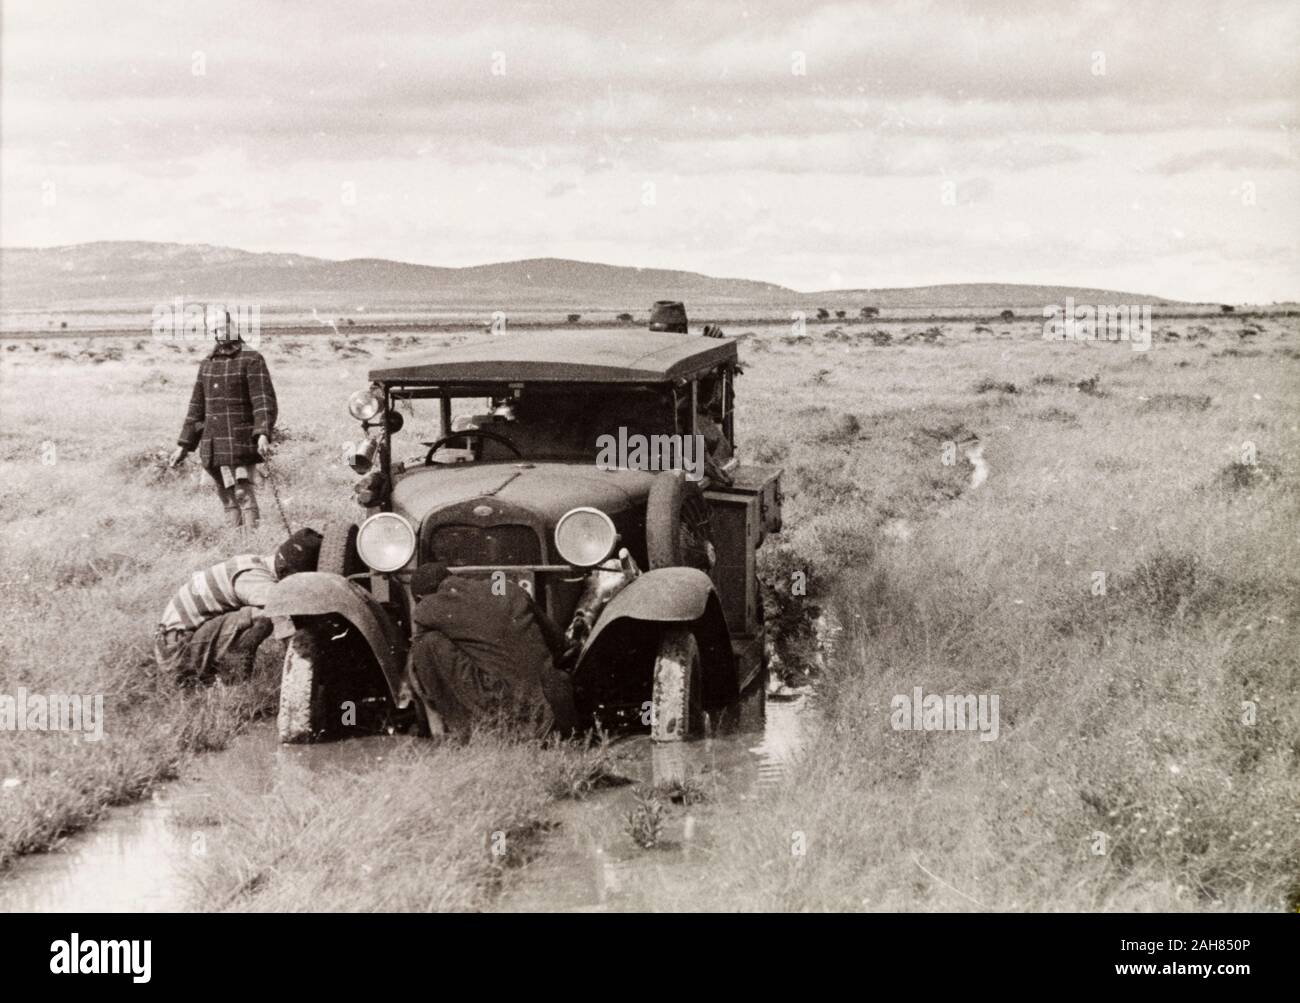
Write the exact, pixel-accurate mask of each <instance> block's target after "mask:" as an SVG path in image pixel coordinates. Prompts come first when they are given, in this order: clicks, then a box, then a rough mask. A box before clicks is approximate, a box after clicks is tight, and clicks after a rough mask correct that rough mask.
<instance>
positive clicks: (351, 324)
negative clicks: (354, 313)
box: [348, 317, 357, 327]
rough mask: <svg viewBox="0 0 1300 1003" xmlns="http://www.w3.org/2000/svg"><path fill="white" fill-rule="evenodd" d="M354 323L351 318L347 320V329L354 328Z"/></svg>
mask: <svg viewBox="0 0 1300 1003" xmlns="http://www.w3.org/2000/svg"><path fill="white" fill-rule="evenodd" d="M356 323H357V322H356V321H355V320H353V319H352V318H351V317H349V318H348V327H355V326H356Z"/></svg>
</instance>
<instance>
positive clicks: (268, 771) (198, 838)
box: [0, 723, 409, 912]
mask: <svg viewBox="0 0 1300 1003" xmlns="http://www.w3.org/2000/svg"><path fill="white" fill-rule="evenodd" d="M403 741H409V740H408V739H396V738H394V739H389V738H365V739H358V740H356V741H352V742H339V743H335V744H332V745H319V746H282V745H280V744H279V742H278V741H277V739H276V733H275V726H274V725H273V724H271V723H262V724H258V725H255V726H254V727H253V728H251V729H249V730H248V731H247V732H246V733H244V734H243V735H240V736H239V737H238V738H236V739H235V741H234V742H232V743H231V745H230V747H229V748H228V749H226V750H225V751H224V752H219V753H214V754H213V755H210V756H205V757H203V758H201V759H199V760H197V761H195V763H193V764H192V765H191V766H190V767H189V768H188V769H187V770H186V771H185V773H184V774H183V775H182V777H181V778H180V779H179V780H178V781H176V782H175V783H172V784H168V785H166V786H165V787H164V788H163V789H161V790H160V791H157V792H155V793H154V795H153V797H152V798H151V799H150V800H148V801H144V802H142V803H139V804H134V805H129V806H126V807H123V808H113V809H111V810H110V811H109V812H108V813H107V815H106V816H105V817H104V818H103V819H102V820H101V821H100V822H98V823H96V824H95V826H94V827H93V828H91V829H89V830H87V831H86V832H84V833H81V834H79V835H76V836H73V837H72V838H70V839H68V840H67V841H66V842H65V843H64V844H63V845H62V846H61V847H60V848H59V849H57V850H53V851H51V852H49V853H40V854H34V855H32V856H27V857H21V858H19V859H18V860H17V861H16V862H15V863H14V864H13V865H12V866H11V867H10V868H9V869H8V870H7V871H5V872H4V873H3V874H0V912H65V911H75V912H174V911H180V910H184V909H186V908H188V907H189V905H190V898H191V895H192V894H193V893H194V891H195V889H194V886H193V884H192V883H191V882H192V877H191V875H192V874H193V868H192V866H191V865H192V860H191V857H193V856H195V855H198V854H201V853H203V852H205V849H206V843H207V840H208V839H209V838H211V837H213V836H214V835H215V832H216V827H215V826H214V825H213V823H212V821H211V813H210V811H208V810H207V809H206V808H205V801H206V800H207V799H208V798H210V797H211V796H213V795H212V792H213V787H214V779H213V778H215V777H216V776H217V775H218V773H219V774H220V776H221V778H222V786H223V787H225V786H226V785H229V784H232V783H233V784H235V785H237V788H238V789H241V790H245V791H248V792H249V793H250V794H260V793H264V792H266V791H268V790H270V789H271V788H272V787H273V785H274V784H275V780H276V777H277V775H278V774H279V773H280V772H281V771H282V770H284V769H286V768H288V767H290V766H297V767H305V768H307V769H324V768H327V767H328V768H337V767H344V768H353V769H357V770H361V771H364V770H365V769H367V768H369V767H371V766H373V765H375V764H377V763H379V762H380V761H382V759H383V757H384V756H385V755H391V754H392V753H393V751H394V750H395V745H394V743H395V742H403Z"/></svg>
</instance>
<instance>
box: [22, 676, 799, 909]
mask: <svg viewBox="0 0 1300 1003" xmlns="http://www.w3.org/2000/svg"><path fill="white" fill-rule="evenodd" d="M815 719H816V714H815V711H814V710H813V708H812V707H811V705H810V700H809V698H808V697H806V696H799V697H796V698H795V699H792V700H784V701H769V702H768V703H767V707H766V714H765V715H764V713H763V712H762V710H753V709H751V710H750V711H749V713H748V716H745V715H741V716H740V717H739V719H738V720H735V721H731V722H724V726H723V727H720V728H719V729H718V731H719V733H718V734H717V735H716V736H715V737H712V738H708V739H704V740H701V741H696V742H690V743H683V744H674V745H655V744H654V743H652V742H650V740H649V738H648V737H646V736H633V737H629V738H626V739H623V740H621V741H619V742H618V743H617V745H616V749H617V752H618V766H619V769H620V770H621V771H623V772H624V773H625V774H626V775H627V776H628V777H629V778H630V779H632V780H634V781H636V782H638V783H645V784H654V783H659V782H661V781H665V780H671V779H682V778H685V777H691V778H693V779H694V782H695V783H696V784H697V785H698V786H699V787H700V788H701V789H702V790H703V791H704V793H705V795H706V798H707V800H706V801H705V802H704V803H702V804H699V805H692V806H690V807H689V808H681V807H674V808H673V809H672V810H671V811H670V812H668V813H667V815H666V817H665V827H664V838H663V841H662V843H661V845H660V846H659V847H658V848H656V849H654V850H652V851H646V850H642V849H640V848H639V847H638V846H636V845H635V844H634V843H633V841H632V839H631V837H630V836H629V834H628V831H627V823H626V816H627V811H628V809H629V807H630V806H631V804H632V799H631V795H630V794H629V793H628V790H629V789H628V788H626V787H624V788H617V789H613V790H609V791H605V792H601V793H598V794H596V795H594V796H592V797H589V798H587V799H585V800H583V801H576V802H561V803H560V804H559V805H557V807H556V809H555V812H554V816H553V817H554V819H555V821H558V822H559V823H560V824H559V826H558V827H557V828H556V829H555V830H554V831H553V832H552V833H550V834H549V835H548V836H547V837H546V839H545V842H544V845H543V846H542V848H541V854H540V856H539V857H538V859H536V860H534V861H533V862H532V863H530V864H529V865H528V866H527V867H526V868H525V870H524V871H523V872H522V873H520V874H519V875H517V880H514V881H512V882H511V883H509V884H508V885H507V888H506V890H505V892H504V894H503V895H502V897H501V900H500V901H499V903H498V907H499V908H501V909H506V910H556V909H560V910H563V909H576V910H585V909H618V908H627V909H634V908H636V907H637V893H636V889H637V888H638V887H642V883H643V882H644V881H647V880H654V881H663V880H689V875H690V873H691V870H692V868H694V867H697V866H702V865H703V864H704V862H705V861H706V860H707V846H708V841H709V833H710V831H711V826H712V825H713V824H714V823H715V821H716V820H717V817H718V816H719V814H720V813H725V811H726V807H727V806H728V805H730V804H735V803H736V802H737V801H744V800H747V799H750V798H754V797H759V796H762V792H763V790H764V788H766V787H768V786H770V785H772V784H774V783H776V782H778V781H779V780H780V779H781V778H782V777H783V776H784V774H785V771H786V768H787V766H788V765H789V764H790V763H791V762H792V761H793V760H794V758H795V757H796V756H797V755H798V753H799V751H800V750H801V749H802V748H803V746H804V744H805V742H806V740H807V738H808V735H809V732H810V726H811V724H812V722H814V721H815ZM419 741H421V740H420V739H412V738H406V737H374V738H362V739H352V740H349V741H345V742H333V743H328V744H322V745H301V746H282V745H280V744H279V743H278V741H277V739H276V732H275V726H274V724H273V723H271V722H264V723H260V724H257V725H255V726H254V727H253V728H251V729H249V731H247V732H245V733H244V734H243V735H241V736H239V737H238V738H236V739H235V741H234V742H232V743H231V746H230V747H229V748H228V749H226V750H225V751H222V752H218V753H213V754H211V755H208V756H204V757H202V758H200V759H197V760H195V761H194V762H193V763H191V764H189V765H188V766H187V767H186V769H185V770H184V771H183V774H182V777H181V779H179V780H177V781H175V782H173V783H170V784H167V785H165V786H164V787H163V788H161V789H160V790H158V791H157V792H155V793H154V795H153V796H152V797H151V798H150V799H149V800H147V801H143V802H140V803H138V804H133V805H128V806H125V807H119V808H112V809H110V810H109V811H108V812H107V813H106V815H105V816H104V818H103V819H101V820H100V821H99V822H98V823H96V824H95V825H94V826H93V827H92V828H90V829H88V830H87V831H85V832H83V833H80V834H77V835H75V836H72V837H71V838H69V839H67V840H66V841H65V842H64V843H63V844H62V845H61V846H60V847H59V848H58V849H56V850H53V851H51V852H49V853H40V854H33V855H30V856H26V857H21V858H19V859H18V860H16V861H15V862H14V863H13V864H12V865H11V866H10V867H9V868H8V870H6V871H5V872H4V873H3V874H0V911H4V912H65V911H77V912H169V911H184V910H186V909H188V908H192V905H193V897H194V894H195V892H196V890H197V889H196V888H195V885H194V883H193V882H194V873H195V870H196V869H195V867H194V858H195V857H197V856H201V855H202V854H203V853H204V852H205V848H206V845H207V843H208V842H209V841H210V840H213V839H217V838H219V837H220V829H219V826H217V824H216V822H215V816H214V812H213V811H212V810H211V807H210V804H211V799H212V798H213V797H214V796H215V794H214V788H215V787H216V786H219V787H220V788H222V789H223V790H226V791H229V789H230V788H231V787H232V786H234V788H235V789H237V790H240V791H242V792H245V793H246V794H247V795H248V796H250V797H256V796H259V795H263V794H266V793H269V792H270V791H272V790H273V789H274V788H275V784H276V779H277V777H278V776H279V775H280V774H281V773H282V772H284V771H285V770H290V769H304V768H305V769H307V770H337V769H344V770H350V771H356V772H361V773H364V772H368V771H369V770H372V769H375V768H376V767H378V766H380V765H381V764H382V763H383V762H384V760H385V758H386V757H390V756H392V755H393V754H394V753H395V752H396V751H398V749H399V748H401V747H403V746H405V745H407V744H409V743H411V742H419ZM217 777H219V778H220V781H219V784H218V783H217V782H216V781H215V780H214V778H217Z"/></svg>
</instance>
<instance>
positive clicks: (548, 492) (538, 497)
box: [393, 463, 656, 525]
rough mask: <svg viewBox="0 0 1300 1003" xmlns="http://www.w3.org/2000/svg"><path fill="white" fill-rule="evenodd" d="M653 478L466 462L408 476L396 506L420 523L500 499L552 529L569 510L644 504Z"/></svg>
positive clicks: (590, 468) (638, 473)
mask: <svg viewBox="0 0 1300 1003" xmlns="http://www.w3.org/2000/svg"><path fill="white" fill-rule="evenodd" d="M655 476H656V475H655V474H654V473H653V472H649V471H642V470H601V469H599V468H597V467H596V466H594V465H592V464H586V463H582V464H575V463H467V464H464V465H462V466H451V467H429V468H427V469H423V470H415V471H411V472H408V473H407V474H405V475H404V476H403V477H402V478H401V479H400V480H398V482H397V483H396V484H395V485H393V508H394V510H395V511H397V512H398V513H399V514H401V515H404V516H406V517H408V518H410V519H412V520H413V521H415V522H416V523H417V524H418V523H420V522H422V521H423V520H424V517H425V516H427V515H428V514H429V513H430V512H434V511H436V510H438V509H442V508H445V507H447V506H448V505H456V504H460V503H461V502H466V501H471V500H473V499H475V498H496V499H498V500H500V501H502V502H505V503H507V504H510V505H517V506H519V507H520V508H523V509H527V510H528V511H530V512H533V513H536V514H537V515H538V516H541V517H542V518H544V519H546V521H547V523H548V524H549V525H554V524H555V522H556V520H557V519H559V518H560V516H562V515H564V513H565V512H567V511H569V509H571V508H576V507H577V506H579V505H590V506H592V507H593V508H598V509H600V510H601V511H602V512H605V513H607V514H609V515H614V514H615V513H618V512H622V511H624V510H626V509H629V508H633V507H635V506H638V505H642V504H644V502H645V498H646V496H647V495H648V494H649V493H650V484H651V482H652V481H653V480H654V478H655Z"/></svg>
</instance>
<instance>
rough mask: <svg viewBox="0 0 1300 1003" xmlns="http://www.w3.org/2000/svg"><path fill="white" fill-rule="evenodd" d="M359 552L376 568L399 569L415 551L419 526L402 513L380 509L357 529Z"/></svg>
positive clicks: (382, 569)
mask: <svg viewBox="0 0 1300 1003" xmlns="http://www.w3.org/2000/svg"><path fill="white" fill-rule="evenodd" d="M357 553H358V554H359V555H360V557H361V559H362V560H363V561H365V562H366V565H367V567H369V568H371V569H372V570H374V571H380V572H385V573H387V572H390V571H396V570H397V569H398V568H402V567H405V566H406V562H407V561H409V560H410V559H411V555H412V554H414V553H415V530H414V529H412V528H411V524H410V523H409V522H407V521H406V520H405V519H403V518H402V517H401V516H400V515H394V514H393V513H392V512H379V513H377V514H376V515H372V516H371V517H370V518H369V519H367V520H366V521H365V522H363V523H362V524H361V528H360V529H359V530H357Z"/></svg>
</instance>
